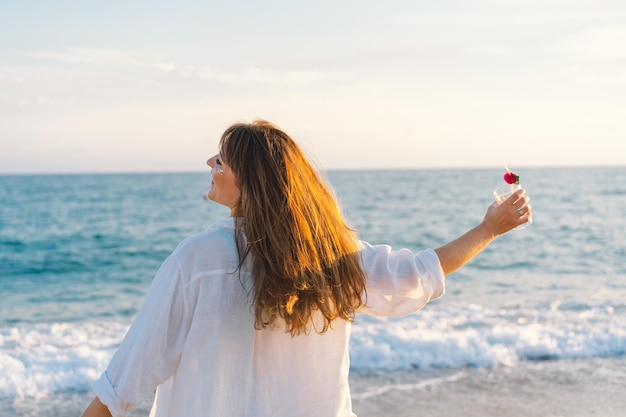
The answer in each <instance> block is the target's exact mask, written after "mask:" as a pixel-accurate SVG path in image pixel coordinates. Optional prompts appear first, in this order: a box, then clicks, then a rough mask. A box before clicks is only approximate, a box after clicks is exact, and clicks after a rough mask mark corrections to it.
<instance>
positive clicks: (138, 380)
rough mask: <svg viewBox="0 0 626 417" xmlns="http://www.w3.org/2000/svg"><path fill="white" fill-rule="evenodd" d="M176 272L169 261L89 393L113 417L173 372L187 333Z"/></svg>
mask: <svg viewBox="0 0 626 417" xmlns="http://www.w3.org/2000/svg"><path fill="white" fill-rule="evenodd" d="M184 287H185V286H184V281H183V277H182V274H181V267H180V265H179V262H178V261H177V259H176V257H175V256H174V255H170V257H168V258H167V259H166V260H165V262H164V263H163V265H161V268H160V269H159V271H158V272H157V274H156V276H155V278H154V281H153V282H152V285H151V286H150V290H149V291H148V294H147V295H146V298H145V301H144V303H143V305H142V306H141V309H140V310H139V313H138V314H137V317H136V318H135V321H134V322H133V324H132V325H131V327H130V329H129V330H128V333H127V334H126V336H125V337H124V340H123V341H122V343H121V344H120V346H119V347H118V349H117V351H116V352H115V354H114V355H113V358H112V359H111V362H110V363H109V366H108V367H107V369H106V370H105V371H104V372H103V373H102V375H101V376H100V378H99V379H98V380H97V381H96V382H95V383H94V384H93V390H94V393H95V394H96V395H97V396H98V398H99V399H100V401H101V402H102V403H103V404H105V405H106V406H107V407H108V408H109V411H110V412H111V414H112V415H113V416H114V417H118V416H127V415H129V414H130V413H131V412H132V411H133V410H134V409H135V408H136V407H137V406H138V405H140V404H141V403H142V402H144V401H146V400H148V399H150V398H151V397H152V396H153V394H154V390H155V389H156V387H157V386H158V385H159V384H161V383H163V382H164V381H165V380H167V379H168V378H169V377H170V376H171V375H172V374H173V372H174V371H175V369H176V367H177V365H178V362H179V360H180V355H181V352H182V350H183V346H184V343H185V338H186V335H187V333H188V331H189V325H190V318H189V311H188V308H187V301H186V299H185V288H184Z"/></svg>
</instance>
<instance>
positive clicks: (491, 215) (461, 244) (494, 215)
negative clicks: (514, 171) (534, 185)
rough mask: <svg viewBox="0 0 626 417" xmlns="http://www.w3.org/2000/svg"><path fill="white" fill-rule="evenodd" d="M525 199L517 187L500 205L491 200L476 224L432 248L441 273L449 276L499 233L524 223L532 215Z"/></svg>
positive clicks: (522, 191) (523, 193)
mask: <svg viewBox="0 0 626 417" xmlns="http://www.w3.org/2000/svg"><path fill="white" fill-rule="evenodd" d="M528 200H529V199H528V197H527V196H526V195H525V191H524V190H519V191H517V192H515V193H513V195H511V196H510V197H509V198H508V199H506V200H505V201H503V202H502V203H501V204H496V203H493V204H492V205H491V206H489V208H488V209H487V213H486V214H485V217H484V219H483V221H482V222H481V223H480V224H479V225H478V226H476V227H475V228H473V229H472V230H470V231H469V232H467V233H465V234H464V235H463V236H461V237H459V238H458V239H455V240H453V241H451V242H449V243H447V244H445V245H443V246H442V247H440V248H437V249H435V252H436V253H437V256H438V257H439V262H440V263H441V268H442V269H443V272H444V274H445V275H448V274H450V273H452V272H454V271H456V270H457V269H459V268H460V267H462V266H463V265H465V264H466V263H468V262H469V261H470V260H471V259H472V258H474V257H475V256H476V255H478V254H479V253H480V252H482V250H483V249H485V248H486V247H487V245H489V244H490V243H491V242H493V240H494V239H495V238H496V237H498V236H499V235H501V234H503V233H506V232H508V231H510V230H512V229H514V228H516V227H517V226H519V225H521V224H523V223H526V222H527V221H528V219H529V218H530V216H531V214H532V211H531V207H530V205H529V204H528ZM519 210H521V211H522V212H523V215H520V211H519Z"/></svg>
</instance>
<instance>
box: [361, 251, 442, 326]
mask: <svg viewBox="0 0 626 417" xmlns="http://www.w3.org/2000/svg"><path fill="white" fill-rule="evenodd" d="M361 256H362V263H363V269H364V271H365V274H366V279H367V284H366V292H367V294H366V297H367V298H366V300H365V302H366V303H365V306H364V307H362V308H361V309H360V310H359V311H358V313H366V314H370V315H373V316H385V317H399V316H404V315H407V314H411V313H414V312H416V311H418V310H420V309H421V308H422V307H424V306H425V305H426V304H427V303H428V302H429V301H432V300H435V299H437V298H439V297H441V296H442V295H443V294H444V292H445V275H444V273H443V270H442V268H441V264H440V262H439V258H438V256H437V254H436V253H435V251H434V250H432V249H426V250H424V251H421V252H418V253H417V254H414V253H413V252H412V251H410V250H409V249H400V250H396V251H393V250H391V247H389V246H387V245H375V246H373V245H370V244H369V243H367V242H362V251H361Z"/></svg>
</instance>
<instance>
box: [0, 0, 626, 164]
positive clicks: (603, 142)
mask: <svg viewBox="0 0 626 417" xmlns="http://www.w3.org/2000/svg"><path fill="white" fill-rule="evenodd" d="M625 114H626V2H623V1H619V0H615V1H604V0H589V1H583V0H467V1H451V0H438V1H432V0H427V1H424V0H408V1H394V0H389V1H379V0H377V1H370V0H360V1H358V0H345V1H342V0H335V1H327V0H317V1H315V2H304V1H295V0H290V1H273V0H265V1H238V0H229V1H189V0H180V1H177V2H164V1H158V0H154V1H143V0H140V1H117V0H111V1H106V2H85V1H64V0H59V1H37V0H33V1H2V2H0V173H4V174H12V173H14V174H22V173H83V172H85V173H86V172H96V173H100V172H176V171H184V172H187V171H199V170H203V169H204V168H205V165H204V164H205V161H206V159H207V158H208V157H210V156H211V155H213V154H215V153H216V152H217V145H218V140H219V137H220V135H221V133H222V132H223V131H224V130H225V129H226V128H227V127H228V126H229V125H231V124H233V123H237V122H250V121H253V120H255V119H265V120H269V121H271V122H273V123H275V124H277V125H278V126H280V127H281V128H283V129H284V130H285V131H287V133H289V134H290V135H291V136H292V137H294V138H295V139H296V140H297V141H298V143H300V145H301V146H302V147H303V148H304V149H305V151H306V152H307V154H309V155H310V157H311V159H312V161H313V162H314V163H315V164H316V165H318V166H319V167H320V168H321V169H328V170H335V169H405V168H417V169H420V168H466V167H499V166H502V165H503V164H506V165H508V166H509V167H511V168H512V169H519V168H523V167H531V166H598V165H626V117H625V116H624V115H625Z"/></svg>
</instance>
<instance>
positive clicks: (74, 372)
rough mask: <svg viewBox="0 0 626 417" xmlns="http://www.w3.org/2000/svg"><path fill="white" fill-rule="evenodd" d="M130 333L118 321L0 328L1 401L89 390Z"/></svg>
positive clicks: (22, 325) (23, 325)
mask: <svg viewBox="0 0 626 417" xmlns="http://www.w3.org/2000/svg"><path fill="white" fill-rule="evenodd" d="M125 331H126V326H124V325H121V324H116V323H113V324H107V325H97V324H91V323H78V324H77V323H53V324H36V325H31V324H21V325H18V326H16V327H4V328H0V369H1V370H2V371H1V372H0V399H2V398H27V397H41V396H46V395H48V394H50V393H54V392H63V391H87V390H89V386H90V385H89V384H90V383H91V382H92V381H94V380H95V379H96V378H97V377H98V376H99V373H100V372H101V371H102V370H103V369H104V367H105V366H106V363H107V362H108V360H109V359H110V357H111V354H112V352H113V351H114V349H115V347H116V346H117V344H118V343H119V341H120V339H121V338H122V337H123V336H124V333H125Z"/></svg>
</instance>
